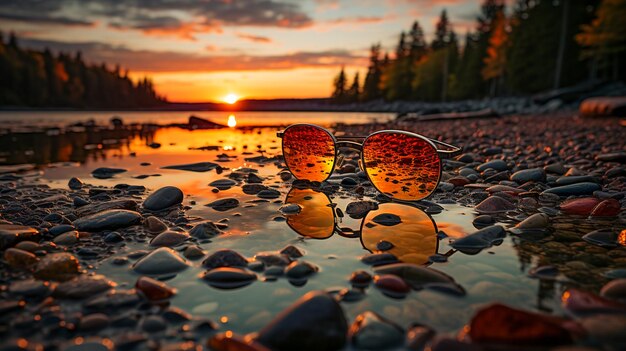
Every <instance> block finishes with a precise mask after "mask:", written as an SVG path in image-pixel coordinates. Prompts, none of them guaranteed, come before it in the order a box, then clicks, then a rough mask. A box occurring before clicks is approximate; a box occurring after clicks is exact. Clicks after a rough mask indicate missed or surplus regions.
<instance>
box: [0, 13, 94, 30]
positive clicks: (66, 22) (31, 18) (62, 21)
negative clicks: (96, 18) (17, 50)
mask: <svg viewBox="0 0 626 351" xmlns="http://www.w3.org/2000/svg"><path fill="white" fill-rule="evenodd" d="M0 19H4V20H7V21H15V22H27V23H32V22H36V23H41V24H53V25H62V26H85V27H90V26H93V25H94V22H90V21H84V20H80V19H75V18H70V17H62V16H60V17H53V16H40V15H19V14H8V13H0Z"/></svg>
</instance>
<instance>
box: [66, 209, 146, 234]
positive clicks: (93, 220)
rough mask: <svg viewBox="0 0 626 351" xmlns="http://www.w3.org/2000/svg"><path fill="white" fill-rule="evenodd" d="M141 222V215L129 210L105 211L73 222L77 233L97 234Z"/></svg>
mask: <svg viewBox="0 0 626 351" xmlns="http://www.w3.org/2000/svg"><path fill="white" fill-rule="evenodd" d="M140 222H141V214H139V213H137V212H135V211H129V210H107V211H104V212H100V213H96V214H93V215H90V216H87V217H82V218H79V219H77V220H76V221H74V226H75V227H76V229H77V230H79V231H85V232H99V231H102V230H114V229H119V228H126V227H129V226H131V225H135V224H138V223H140Z"/></svg>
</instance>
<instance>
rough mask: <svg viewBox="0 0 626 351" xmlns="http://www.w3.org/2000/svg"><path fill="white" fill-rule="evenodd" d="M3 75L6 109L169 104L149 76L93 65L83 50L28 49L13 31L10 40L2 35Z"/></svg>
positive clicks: (0, 89)
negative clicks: (136, 77)
mask: <svg viewBox="0 0 626 351" xmlns="http://www.w3.org/2000/svg"><path fill="white" fill-rule="evenodd" d="M0 77H2V83H1V84H0V106H28V107H71V108H135V107H154V106H159V105H161V104H163V103H165V99H164V98H163V97H161V96H159V95H157V93H156V92H155V90H154V86H153V84H152V81H151V80H150V79H149V78H147V77H146V78H143V79H140V80H139V81H137V82H133V81H132V80H131V79H130V78H129V77H128V71H127V70H124V71H122V69H121V68H120V67H119V65H117V66H115V67H114V68H112V69H111V68H109V67H107V65H106V64H104V63H103V64H100V65H90V64H87V63H85V62H84V61H83V58H82V55H81V53H80V52H77V53H75V54H67V53H59V54H58V55H55V54H53V53H52V52H51V51H50V50H48V49H45V50H43V51H36V50H28V49H24V48H21V47H20V46H19V45H18V40H17V38H16V36H15V34H13V33H11V34H10V35H9V38H8V40H7V41H6V42H5V40H4V37H3V35H2V33H0Z"/></svg>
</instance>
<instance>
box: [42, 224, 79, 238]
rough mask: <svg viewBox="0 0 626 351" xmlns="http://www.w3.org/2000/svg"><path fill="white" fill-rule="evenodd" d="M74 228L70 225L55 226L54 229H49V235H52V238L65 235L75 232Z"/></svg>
mask: <svg viewBox="0 0 626 351" xmlns="http://www.w3.org/2000/svg"><path fill="white" fill-rule="evenodd" d="M74 229H75V228H74V226H73V225H69V224H59V225H55V226H54V227H52V228H49V229H48V234H50V235H52V236H57V235H60V234H63V233H67V232H69V231H72V230H74Z"/></svg>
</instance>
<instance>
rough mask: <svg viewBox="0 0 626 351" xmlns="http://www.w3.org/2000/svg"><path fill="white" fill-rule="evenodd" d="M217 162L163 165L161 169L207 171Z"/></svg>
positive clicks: (215, 166) (214, 166) (213, 167)
mask: <svg viewBox="0 0 626 351" xmlns="http://www.w3.org/2000/svg"><path fill="white" fill-rule="evenodd" d="M217 166H218V164H217V163H213V162H198V163H189V164H185V165H173V166H165V167H161V168H163V169H177V170H180V171H190V172H208V171H210V170H212V169H215V168H217Z"/></svg>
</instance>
